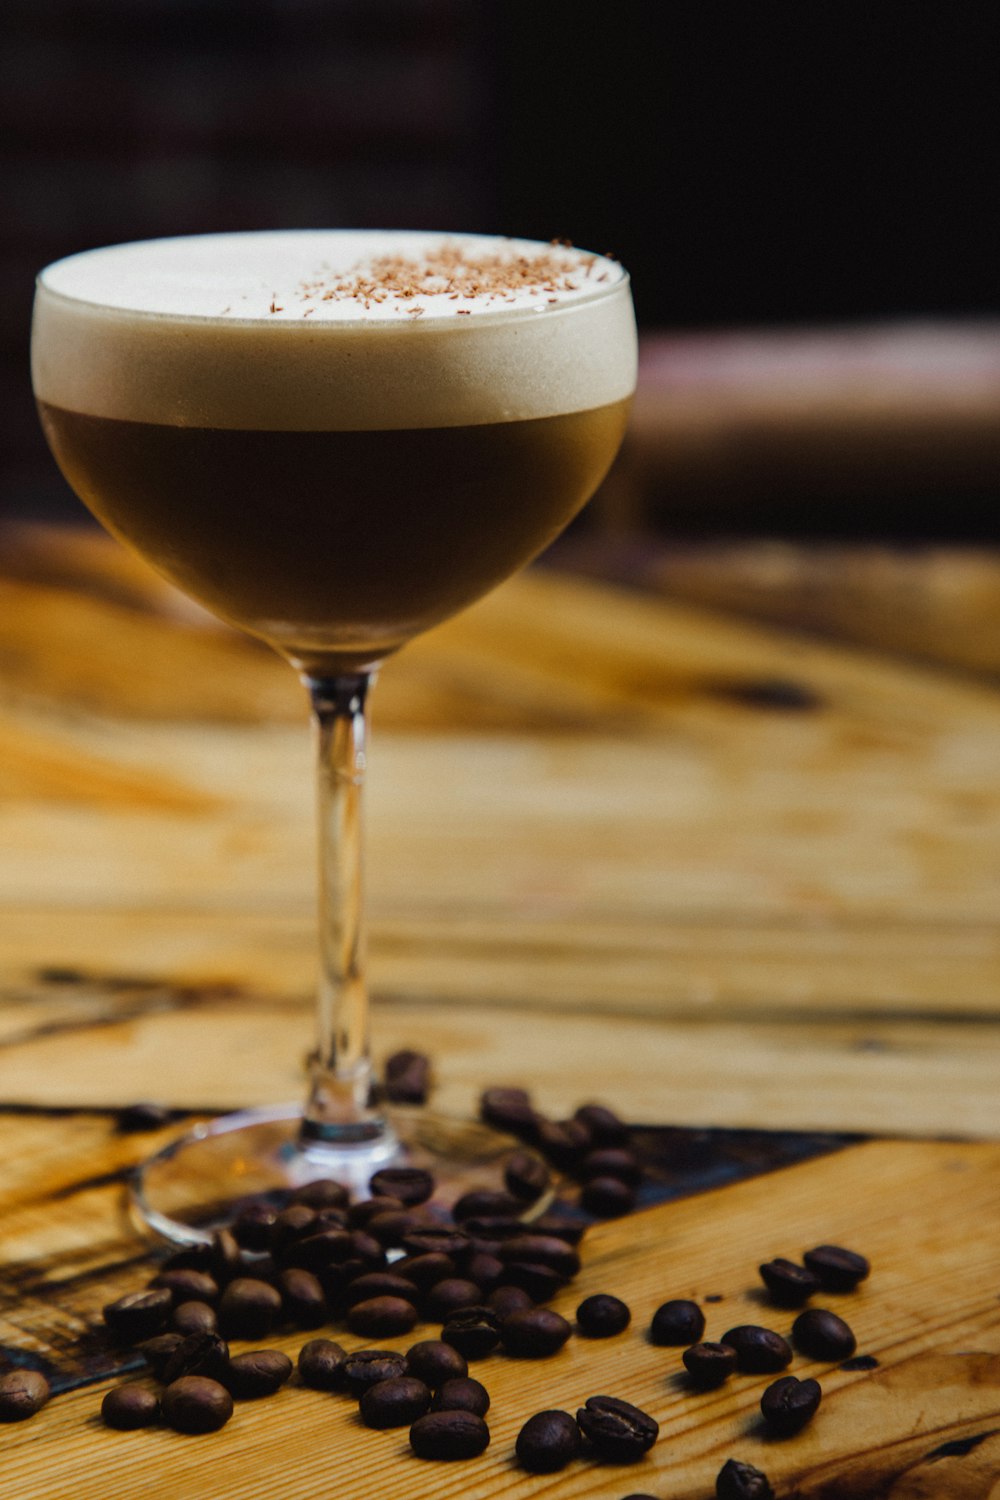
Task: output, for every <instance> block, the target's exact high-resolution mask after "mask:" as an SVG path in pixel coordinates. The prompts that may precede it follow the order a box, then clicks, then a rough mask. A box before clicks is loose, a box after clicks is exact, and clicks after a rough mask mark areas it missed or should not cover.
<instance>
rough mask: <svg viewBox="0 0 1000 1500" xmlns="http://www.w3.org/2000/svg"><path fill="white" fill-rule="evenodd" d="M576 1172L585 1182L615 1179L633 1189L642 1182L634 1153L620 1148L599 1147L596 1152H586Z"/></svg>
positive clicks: (640, 1171)
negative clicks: (596, 1178)
mask: <svg viewBox="0 0 1000 1500" xmlns="http://www.w3.org/2000/svg"><path fill="white" fill-rule="evenodd" d="M577 1172H578V1174H579V1176H580V1177H582V1178H583V1180H584V1181H585V1182H590V1181H592V1180H593V1179H594V1178H595V1177H616V1178H617V1179H618V1181H619V1182H627V1183H628V1185H629V1186H630V1187H635V1186H636V1184H637V1183H639V1182H640V1181H641V1180H642V1168H641V1167H640V1165H639V1162H638V1159H637V1158H636V1155H635V1152H634V1151H626V1150H625V1149H624V1148H623V1147H621V1146H601V1147H600V1148H599V1149H598V1150H596V1151H588V1152H587V1154H586V1156H585V1157H584V1158H583V1160H582V1161H581V1162H580V1165H579V1167H578V1168H577Z"/></svg>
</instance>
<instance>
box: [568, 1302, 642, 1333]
mask: <svg viewBox="0 0 1000 1500" xmlns="http://www.w3.org/2000/svg"><path fill="white" fill-rule="evenodd" d="M631 1320H632V1314H631V1312H630V1311H629V1308H628V1307H627V1305H626V1304H625V1303H624V1302H623V1301H622V1300H621V1298H620V1297H610V1296H608V1295H607V1294H606V1293H602V1292H599V1293H597V1294H596V1295H595V1296H593V1297H585V1298H584V1300H583V1301H582V1302H581V1303H580V1306H579V1307H578V1308H577V1310H576V1326H577V1329H578V1331H579V1332H580V1333H582V1334H583V1336H584V1338H588V1339H609V1338H613V1337H614V1335H615V1334H616V1333H623V1332H624V1330H625V1329H626V1328H627V1327H628V1325H629V1323H630V1322H631Z"/></svg>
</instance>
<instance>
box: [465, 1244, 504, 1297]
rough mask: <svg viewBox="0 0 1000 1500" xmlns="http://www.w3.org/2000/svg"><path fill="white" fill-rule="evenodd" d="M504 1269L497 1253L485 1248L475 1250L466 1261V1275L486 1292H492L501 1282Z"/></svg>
mask: <svg viewBox="0 0 1000 1500" xmlns="http://www.w3.org/2000/svg"><path fill="white" fill-rule="evenodd" d="M504 1270H505V1267H504V1263H503V1261H502V1260H500V1259H499V1257H498V1256H496V1255H489V1254H487V1252H486V1251H485V1250H477V1251H475V1252H474V1253H473V1254H472V1255H470V1256H469V1258H468V1260H467V1261H466V1263H465V1274H466V1276H467V1277H468V1278H469V1280H470V1281H474V1282H475V1283H476V1286H478V1287H481V1288H482V1290H483V1291H484V1292H491V1291H493V1289H494V1287H496V1286H498V1285H499V1284H500V1282H501V1281H502V1280H503V1276H504Z"/></svg>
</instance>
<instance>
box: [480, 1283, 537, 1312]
mask: <svg viewBox="0 0 1000 1500" xmlns="http://www.w3.org/2000/svg"><path fill="white" fill-rule="evenodd" d="M534 1305H535V1303H534V1299H533V1298H532V1297H531V1296H530V1295H529V1294H528V1293H527V1292H526V1291H525V1290H524V1288H523V1287H520V1286H506V1285H505V1286H498V1287H496V1288H495V1289H494V1290H493V1291H492V1292H490V1294H489V1296H488V1297H487V1299H486V1306H487V1307H491V1308H492V1309H493V1311H494V1312H495V1313H498V1314H499V1315H500V1318H501V1319H503V1318H509V1317H510V1315H511V1313H516V1312H524V1310H525V1308H526V1307H534Z"/></svg>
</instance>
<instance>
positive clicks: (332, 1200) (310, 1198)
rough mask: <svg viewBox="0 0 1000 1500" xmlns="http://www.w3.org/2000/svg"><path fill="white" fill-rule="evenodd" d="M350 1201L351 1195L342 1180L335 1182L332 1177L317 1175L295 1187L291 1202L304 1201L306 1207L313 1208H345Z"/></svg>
mask: <svg viewBox="0 0 1000 1500" xmlns="http://www.w3.org/2000/svg"><path fill="white" fill-rule="evenodd" d="M350 1201H351V1195H350V1193H349V1192H348V1190H347V1188H346V1187H345V1186H344V1184H343V1183H342V1182H335V1181H334V1179H333V1178H332V1177H317V1178H315V1180H314V1181H312V1182H307V1183H304V1184H303V1186H302V1187H300V1188H296V1189H295V1192H294V1193H293V1194H292V1202H293V1203H304V1204H305V1205H306V1207H307V1208H315V1209H325V1208H346V1207H347V1206H348V1204H349V1203H350Z"/></svg>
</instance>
